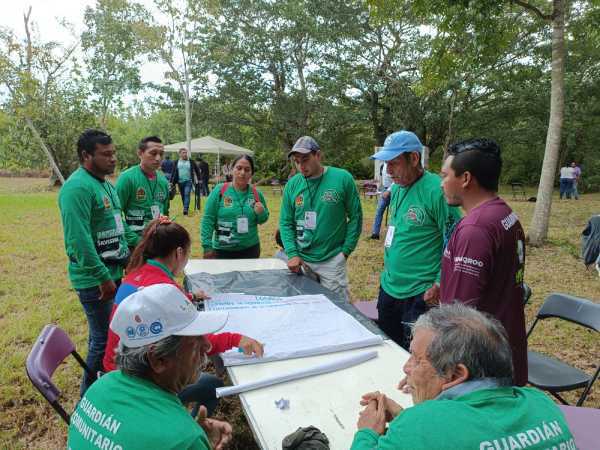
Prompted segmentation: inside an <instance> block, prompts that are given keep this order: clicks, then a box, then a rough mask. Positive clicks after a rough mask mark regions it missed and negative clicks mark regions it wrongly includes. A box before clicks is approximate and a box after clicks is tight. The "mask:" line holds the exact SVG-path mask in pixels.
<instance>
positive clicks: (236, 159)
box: [231, 154, 254, 174]
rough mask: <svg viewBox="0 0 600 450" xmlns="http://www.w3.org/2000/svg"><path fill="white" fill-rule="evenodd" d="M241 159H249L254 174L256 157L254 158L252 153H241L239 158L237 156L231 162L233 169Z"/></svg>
mask: <svg viewBox="0 0 600 450" xmlns="http://www.w3.org/2000/svg"><path fill="white" fill-rule="evenodd" d="M240 159H245V160H246V161H248V162H249V163H250V170H252V173H253V174H254V159H252V156H250V155H245V154H244V155H240V156H238V157H237V158H235V159H234V160H233V162H232V163H231V168H232V169H233V168H234V167H235V165H236V164H237V162H238V161H239V160H240Z"/></svg>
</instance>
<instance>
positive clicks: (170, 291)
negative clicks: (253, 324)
mask: <svg viewBox="0 0 600 450" xmlns="http://www.w3.org/2000/svg"><path fill="white" fill-rule="evenodd" d="M227 316H228V314H227V313H226V312H199V311H198V310H197V309H196V307H195V306H194V304H193V303H192V302H190V301H189V300H188V298H187V297H186V296H185V295H184V294H183V292H181V291H180V290H179V288H178V287H177V286H174V285H172V284H154V285H152V286H147V287H143V288H140V289H139V290H138V291H136V292H134V293H133V294H131V295H130V296H128V297H127V298H125V300H123V301H122V302H121V303H120V304H119V307H118V308H117V310H116V311H115V315H114V316H113V319H112V321H111V322H110V329H111V330H113V331H114V332H115V333H116V334H117V335H119V338H120V339H121V342H122V343H123V344H124V345H125V346H127V347H132V348H136V347H142V346H144V345H148V344H152V343H154V342H158V341H160V340H161V339H164V338H166V337H169V336H201V335H203V334H209V333H214V332H216V331H218V330H220V329H221V328H223V326H225V323H226V322H227Z"/></svg>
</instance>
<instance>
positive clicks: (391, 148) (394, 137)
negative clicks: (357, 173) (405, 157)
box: [371, 130, 423, 161]
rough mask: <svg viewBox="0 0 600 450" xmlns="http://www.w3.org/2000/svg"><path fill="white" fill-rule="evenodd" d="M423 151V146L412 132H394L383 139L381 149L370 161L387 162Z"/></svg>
mask: <svg viewBox="0 0 600 450" xmlns="http://www.w3.org/2000/svg"><path fill="white" fill-rule="evenodd" d="M422 151H423V144H421V141H420V140H419V138H418V137H417V135H416V134H415V133H413V132H412V131H406V130H402V131H396V132H395V133H392V134H390V135H389V136H388V137H387V138H385V142H384V143H383V147H381V150H379V151H378V152H377V153H375V154H374V155H372V156H371V159H378V160H380V161H389V160H391V159H394V158H395V157H397V156H398V155H401V154H402V153H407V152H417V153H421V152H422Z"/></svg>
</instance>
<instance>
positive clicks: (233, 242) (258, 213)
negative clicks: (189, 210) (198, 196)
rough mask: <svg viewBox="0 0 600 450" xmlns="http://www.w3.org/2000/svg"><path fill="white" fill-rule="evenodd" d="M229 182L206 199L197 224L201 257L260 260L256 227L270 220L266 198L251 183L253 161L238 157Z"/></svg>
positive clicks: (214, 190)
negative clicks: (201, 250)
mask: <svg viewBox="0 0 600 450" xmlns="http://www.w3.org/2000/svg"><path fill="white" fill-rule="evenodd" d="M232 167H233V169H232V176H233V181H232V182H231V183H229V182H226V183H222V184H219V185H217V186H215V188H214V189H213V191H212V192H211V193H210V195H209V196H208V199H207V200H206V205H205V207H204V215H203V216H202V223H201V225H200V240H201V242H202V247H203V249H204V258H218V259H244V258H258V257H260V240H259V237H258V225H260V224H263V223H265V222H266V221H267V219H268V218H269V210H268V209H267V203H266V202H265V198H264V196H263V194H262V192H260V191H259V190H257V189H256V187H255V186H253V185H251V184H250V179H251V178H252V175H253V174H254V160H253V159H252V157H250V156H248V155H240V156H238V157H237V158H236V159H234V160H233V163H232Z"/></svg>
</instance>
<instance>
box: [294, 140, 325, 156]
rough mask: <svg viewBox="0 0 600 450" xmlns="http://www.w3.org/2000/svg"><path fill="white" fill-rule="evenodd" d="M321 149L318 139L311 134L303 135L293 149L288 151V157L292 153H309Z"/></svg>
mask: <svg viewBox="0 0 600 450" xmlns="http://www.w3.org/2000/svg"><path fill="white" fill-rule="evenodd" d="M319 150H321V148H320V147H319V144H317V141H315V140H314V138H312V137H310V136H302V137H301V138H299V139H298V140H297V141H296V143H295V144H294V146H293V147H292V149H291V150H290V151H289V152H288V158H289V157H290V156H291V155H292V153H302V154H307V153H310V152H318V151H319Z"/></svg>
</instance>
